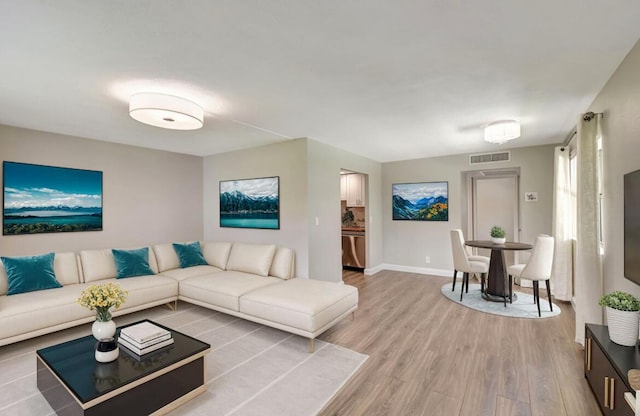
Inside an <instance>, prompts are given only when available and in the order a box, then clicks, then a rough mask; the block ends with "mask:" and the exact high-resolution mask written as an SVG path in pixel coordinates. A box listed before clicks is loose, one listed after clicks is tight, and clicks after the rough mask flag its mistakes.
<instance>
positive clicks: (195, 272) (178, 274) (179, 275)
mask: <svg viewBox="0 0 640 416" xmlns="http://www.w3.org/2000/svg"><path fill="white" fill-rule="evenodd" d="M221 271H222V270H221V269H218V268H217V267H213V266H193V267H187V268H186V269H172V270H167V271H164V272H162V273H160V274H162V275H163V276H168V277H171V278H173V279H176V280H178V281H182V280H184V279H186V278H188V277H193V276H202V275H203V274H211V273H216V272H221Z"/></svg>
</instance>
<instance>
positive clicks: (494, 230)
mask: <svg viewBox="0 0 640 416" xmlns="http://www.w3.org/2000/svg"><path fill="white" fill-rule="evenodd" d="M505 235H506V233H505V232H504V230H503V229H502V227H499V226H497V225H494V226H493V227H491V237H493V238H504V236H505Z"/></svg>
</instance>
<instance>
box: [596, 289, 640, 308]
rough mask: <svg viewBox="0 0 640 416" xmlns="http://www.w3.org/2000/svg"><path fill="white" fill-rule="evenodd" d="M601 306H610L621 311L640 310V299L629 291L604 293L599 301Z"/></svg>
mask: <svg viewBox="0 0 640 416" xmlns="http://www.w3.org/2000/svg"><path fill="white" fill-rule="evenodd" d="M598 305H600V306H608V307H610V308H613V309H617V310H619V311H630V312H635V311H640V300H638V299H637V298H636V297H635V296H633V295H632V294H630V293H627V292H620V291H615V292H611V293H609V294H606V295H604V296H603V297H601V298H600V301H599V302H598Z"/></svg>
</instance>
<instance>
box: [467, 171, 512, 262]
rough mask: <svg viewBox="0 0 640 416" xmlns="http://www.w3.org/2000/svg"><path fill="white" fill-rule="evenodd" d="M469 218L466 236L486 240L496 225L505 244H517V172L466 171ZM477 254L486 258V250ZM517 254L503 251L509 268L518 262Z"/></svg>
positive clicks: (487, 252)
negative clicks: (500, 229)
mask: <svg viewBox="0 0 640 416" xmlns="http://www.w3.org/2000/svg"><path fill="white" fill-rule="evenodd" d="M467 180H468V182H467V183H468V185H469V186H468V200H469V202H470V204H469V213H468V214H469V215H468V216H467V218H468V223H467V230H468V233H467V235H468V236H469V237H468V238H469V239H473V240H489V238H490V231H491V227H493V226H494V225H498V226H500V227H502V228H503V229H504V230H505V232H506V234H507V241H516V242H517V241H520V207H519V199H518V195H519V186H520V169H519V168H517V169H487V170H481V171H473V172H467ZM482 251H484V250H481V252H479V253H478V254H481V255H486V256H488V255H489V250H486V252H482ZM518 260H519V258H518V253H517V252H514V251H507V252H505V261H506V263H507V264H508V265H511V264H514V263H516V262H518Z"/></svg>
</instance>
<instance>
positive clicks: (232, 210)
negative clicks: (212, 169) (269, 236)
mask: <svg viewBox="0 0 640 416" xmlns="http://www.w3.org/2000/svg"><path fill="white" fill-rule="evenodd" d="M279 179H280V178H279V177H278V176H274V177H270V178H257V179H238V180H231V181H220V227H232V228H263V229H271V230H278V229H280V188H279Z"/></svg>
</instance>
